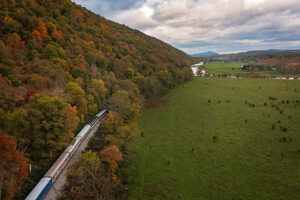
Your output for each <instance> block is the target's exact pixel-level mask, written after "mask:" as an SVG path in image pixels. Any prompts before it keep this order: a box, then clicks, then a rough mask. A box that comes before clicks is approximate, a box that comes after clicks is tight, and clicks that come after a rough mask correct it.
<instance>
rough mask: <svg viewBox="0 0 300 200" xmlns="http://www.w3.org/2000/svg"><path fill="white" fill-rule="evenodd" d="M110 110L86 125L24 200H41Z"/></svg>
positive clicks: (104, 110)
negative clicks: (92, 130)
mask: <svg viewBox="0 0 300 200" xmlns="http://www.w3.org/2000/svg"><path fill="white" fill-rule="evenodd" d="M109 110H110V108H109V107H108V108H106V109H103V110H101V111H100V112H99V113H98V114H97V115H96V116H95V117H94V118H93V119H92V120H91V121H90V122H89V123H88V124H86V125H85V126H84V127H83V129H82V130H81V131H80V132H79V133H78V134H77V136H76V137H75V141H74V142H73V143H72V144H70V145H69V146H68V147H67V148H66V149H65V151H64V152H63V153H62V154H61V155H60V156H59V158H58V159H57V160H56V161H55V162H54V164H53V165H52V166H51V167H50V169H49V170H48V171H47V172H46V174H45V175H44V177H43V178H42V179H41V180H40V181H39V182H38V184H37V185H36V186H35V187H34V188H33V190H32V191H31V192H30V193H29V195H28V196H27V197H26V199H25V200H41V199H43V197H44V196H45V194H46V193H47V192H48V190H49V189H50V187H51V185H53V183H54V182H55V180H56V179H57V177H58V176H59V175H60V173H61V171H62V170H63V169H64V168H65V166H66V164H67V163H68V161H69V160H70V159H71V157H72V156H73V155H74V153H75V152H76V150H77V149H78V147H79V146H80V144H81V142H82V141H83V140H84V139H85V137H86V136H87V135H88V133H89V132H90V130H91V129H93V127H94V126H95V125H96V124H97V123H98V122H99V121H100V120H101V119H103V118H104V117H105V116H106V115H107V113H108V111H109Z"/></svg>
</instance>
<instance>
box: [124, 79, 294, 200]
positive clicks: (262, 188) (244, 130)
mask: <svg viewBox="0 0 300 200" xmlns="http://www.w3.org/2000/svg"><path fill="white" fill-rule="evenodd" d="M165 98H166V99H167V100H168V101H167V102H166V103H164V104H162V105H160V106H157V107H153V108H150V109H146V110H145V111H143V112H142V115H141V117H140V119H139V120H138V127H139V132H140V136H139V137H137V138H136V139H135V141H134V144H133V145H134V148H135V150H136V154H135V155H132V156H131V157H129V158H128V163H130V167H131V168H132V169H133V172H134V175H135V182H134V183H133V184H132V185H130V186H129V191H130V198H129V199H132V200H133V199H138V200H140V199H172V200H173V199H197V200H198V199H213V200H216V199H225V200H226V199H249V200H250V199H251V200H253V199H272V200H276V199H278V200H279V199H288V200H293V199H295V200H296V199H300V102H299V101H300V81H286V80H266V79H225V78H224V79H223V78H209V77H199V78H195V79H194V80H193V81H190V82H188V83H186V84H184V85H182V86H178V87H177V88H175V89H173V90H172V91H171V92H170V93H169V94H168V95H167V96H166V97H165ZM273 98H275V100H273ZM283 101H284V102H283ZM296 101H298V103H297V102H296ZM209 102H210V103H209ZM265 104H266V105H265Z"/></svg>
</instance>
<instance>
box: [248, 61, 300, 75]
mask: <svg viewBox="0 0 300 200" xmlns="http://www.w3.org/2000/svg"><path fill="white" fill-rule="evenodd" d="M243 70H245V71H248V72H253V71H276V72H278V73H280V74H300V63H298V64H248V65H244V66H243Z"/></svg>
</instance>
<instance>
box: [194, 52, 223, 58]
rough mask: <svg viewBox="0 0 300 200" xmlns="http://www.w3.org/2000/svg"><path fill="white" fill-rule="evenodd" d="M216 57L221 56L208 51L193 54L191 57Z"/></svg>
mask: <svg viewBox="0 0 300 200" xmlns="http://www.w3.org/2000/svg"><path fill="white" fill-rule="evenodd" d="M215 55H219V54H218V53H217V52H214V51H206V52H202V53H196V54H192V55H191V56H194V57H197V56H215Z"/></svg>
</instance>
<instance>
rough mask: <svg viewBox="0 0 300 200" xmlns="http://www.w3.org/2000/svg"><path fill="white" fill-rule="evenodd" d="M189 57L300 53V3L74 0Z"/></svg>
mask: <svg viewBox="0 0 300 200" xmlns="http://www.w3.org/2000/svg"><path fill="white" fill-rule="evenodd" d="M73 1H75V2H76V3H77V4H80V5H82V6H84V7H86V8H88V9H89V10H92V11H93V12H95V13H97V14H99V15H101V16H104V17H105V18H107V19H110V20H113V21H116V22H119V23H121V24H126V25H127V26H129V27H131V28H134V29H138V30H140V31H142V32H144V33H146V34H148V35H151V36H154V37H156V38H159V39H161V40H163V41H165V42H167V43H169V44H171V45H172V46H174V47H177V48H179V49H181V50H183V51H185V52H186V53H189V54H191V53H199V52H205V51H216V52H219V53H229V52H240V51H248V50H257V49H259V50H263V49H300V0H73Z"/></svg>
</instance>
